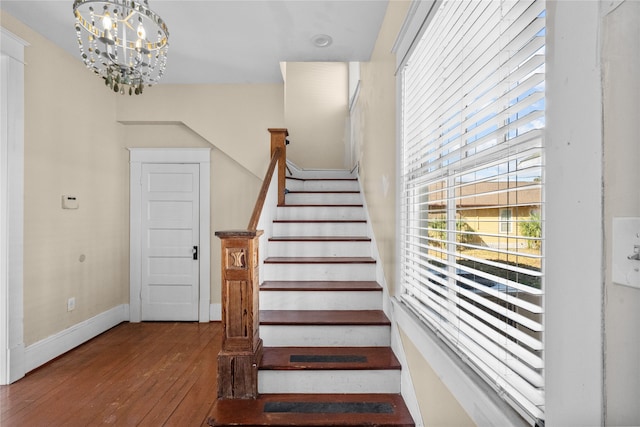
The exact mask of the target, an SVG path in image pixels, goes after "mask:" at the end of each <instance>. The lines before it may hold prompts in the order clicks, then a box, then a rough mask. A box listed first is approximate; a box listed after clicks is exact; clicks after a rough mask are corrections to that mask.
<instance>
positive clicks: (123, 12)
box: [73, 0, 169, 95]
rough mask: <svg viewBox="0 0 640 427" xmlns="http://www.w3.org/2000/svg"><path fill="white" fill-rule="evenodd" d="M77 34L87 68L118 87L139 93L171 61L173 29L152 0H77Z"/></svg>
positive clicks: (117, 90) (154, 82) (114, 89)
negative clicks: (153, 5)
mask: <svg viewBox="0 0 640 427" xmlns="http://www.w3.org/2000/svg"><path fill="white" fill-rule="evenodd" d="M73 14H74V15H75V17H76V33H77V35H78V45H79V46H80V55H81V56H82V60H83V61H84V63H85V64H86V66H87V68H89V69H91V70H93V71H94V72H95V73H96V74H98V75H100V76H101V77H102V78H103V79H104V81H105V84H106V85H107V86H108V87H109V88H111V89H112V90H113V91H114V92H120V93H121V94H124V93H129V95H131V94H133V93H135V94H136V95H139V94H141V93H142V89H143V87H144V86H145V85H147V86H151V85H154V84H156V83H158V81H159V80H160V78H161V77H162V75H163V74H164V69H165V67H166V65H167V51H168V49H169V30H168V29H167V25H166V24H165V23H164V21H163V20H162V18H160V17H159V16H158V15H156V14H155V13H154V12H153V11H152V10H151V9H149V2H148V0H143V3H138V2H137V1H133V0H75V1H74V2H73Z"/></svg>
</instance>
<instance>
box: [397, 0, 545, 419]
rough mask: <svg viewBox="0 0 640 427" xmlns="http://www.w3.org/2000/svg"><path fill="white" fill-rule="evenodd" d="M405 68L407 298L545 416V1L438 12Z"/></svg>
mask: <svg viewBox="0 0 640 427" xmlns="http://www.w3.org/2000/svg"><path fill="white" fill-rule="evenodd" d="M432 13H433V14H435V15H430V16H429V17H428V25H427V26H426V29H425V31H424V33H423V34H422V36H421V39H420V40H418V41H417V44H416V47H415V49H414V50H413V52H411V54H410V56H409V57H408V61H407V62H406V65H405V67H404V68H403V70H402V148H401V172H400V173H401V185H402V193H401V196H400V197H401V230H400V236H401V237H400V238H401V249H400V258H401V259H400V261H401V271H402V272H401V284H402V295H401V298H402V301H403V302H404V303H405V304H407V306H409V307H410V308H411V309H412V310H413V311H414V312H415V313H416V314H417V315H418V316H420V318H421V319H422V320H423V321H424V322H425V324H427V325H428V326H429V327H431V328H432V329H434V330H435V331H436V332H437V334H438V336H440V337H442V339H443V340H444V341H445V342H446V343H447V344H448V345H449V346H450V347H451V348H453V349H454V350H455V351H456V352H457V353H458V354H459V355H460V357H461V358H462V359H463V360H465V361H466V362H467V363H469V365H470V366H472V367H473V368H474V369H475V370H476V372H478V373H479V375H480V376H481V377H483V378H484V379H485V380H486V381H487V382H488V383H489V384H490V385H492V386H493V387H494V389H495V390H496V392H498V393H499V395H500V396H502V397H503V398H504V399H505V400H507V401H508V402H509V403H511V404H512V405H513V407H514V408H515V409H516V410H518V411H519V413H520V414H521V415H522V416H523V417H525V418H526V419H528V420H530V421H531V423H532V424H533V423H535V422H536V421H537V420H540V419H544V379H543V378H544V377H543V369H544V366H543V310H542V296H543V277H544V274H543V269H542V259H543V253H542V250H543V245H542V225H543V213H544V204H543V200H542V190H543V185H544V183H543V178H544V176H543V170H544V164H543V158H544V157H543V133H542V131H543V128H544V123H545V115H544V105H545V97H544V85H545V75H544V64H545V57H544V52H545V50H544V49H545V5H544V2H543V1H536V0H527V1H522V0H510V1H506V0H504V1H466V2H461V1H455V0H444V1H442V2H441V3H439V6H438V7H437V10H435V11H433V12H432Z"/></svg>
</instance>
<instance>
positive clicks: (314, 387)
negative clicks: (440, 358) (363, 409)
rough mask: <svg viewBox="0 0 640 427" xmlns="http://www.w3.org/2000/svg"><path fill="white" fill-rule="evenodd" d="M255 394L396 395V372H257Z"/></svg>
mask: <svg viewBox="0 0 640 427" xmlns="http://www.w3.org/2000/svg"><path fill="white" fill-rule="evenodd" d="M258 392H259V393H400V371H399V370H397V369H386V370H340V371H334V370H331V371H316V370H304V371H272V370H261V371H258Z"/></svg>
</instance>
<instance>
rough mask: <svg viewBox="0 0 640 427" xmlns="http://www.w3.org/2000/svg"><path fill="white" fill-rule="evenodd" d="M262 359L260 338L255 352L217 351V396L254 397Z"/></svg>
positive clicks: (222, 397)
mask: <svg viewBox="0 0 640 427" xmlns="http://www.w3.org/2000/svg"><path fill="white" fill-rule="evenodd" d="M261 360H262V340H260V342H259V344H258V348H257V349H256V351H255V352H237V351H234V352H226V351H221V352H220V353H218V397H219V398H221V399H255V398H256V397H257V396H258V367H259V366H260V362H261Z"/></svg>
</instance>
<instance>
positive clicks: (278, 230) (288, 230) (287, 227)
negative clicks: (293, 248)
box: [273, 222, 367, 237]
mask: <svg viewBox="0 0 640 427" xmlns="http://www.w3.org/2000/svg"><path fill="white" fill-rule="evenodd" d="M366 233H367V226H366V223H360V222H346V223H340V222H338V223H335V222H321V223H314V222H275V223H273V235H274V236H282V237H284V236H366Z"/></svg>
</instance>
